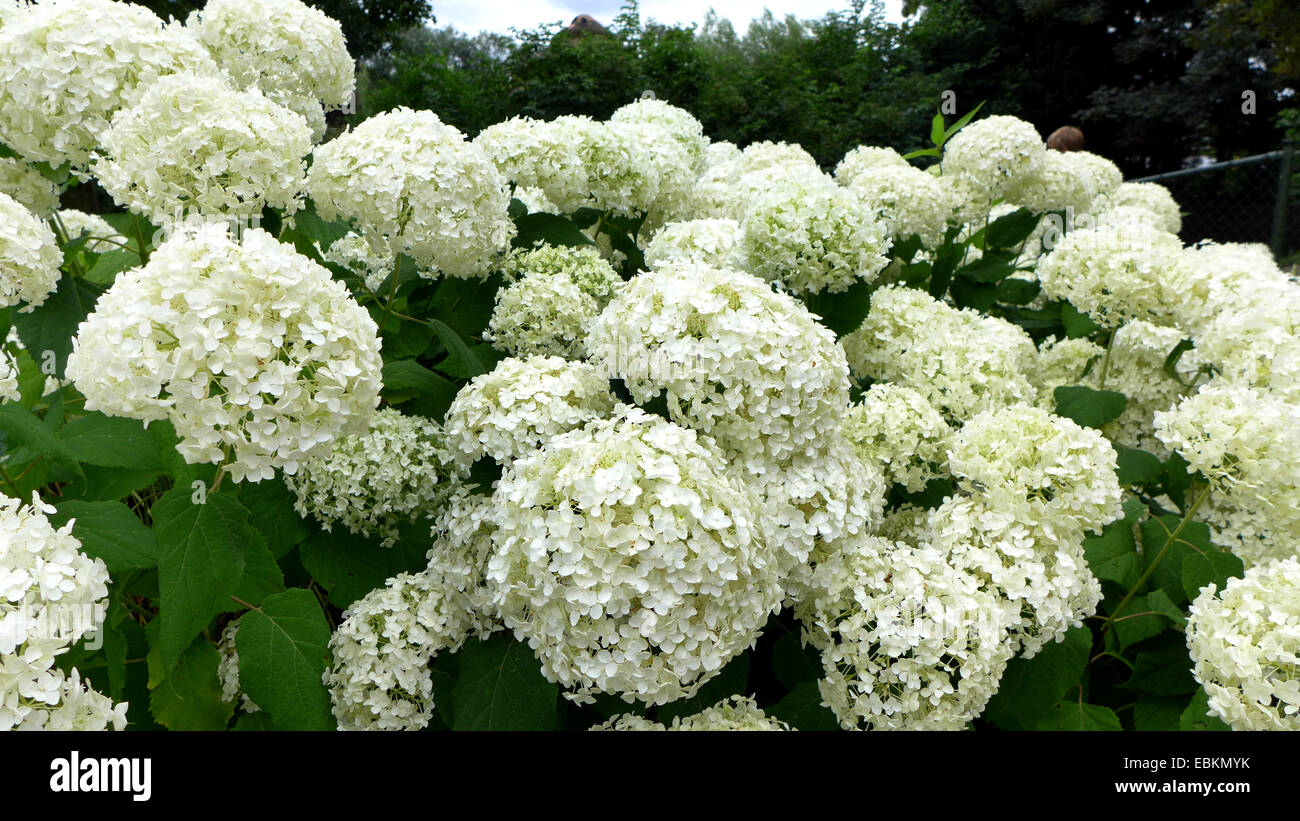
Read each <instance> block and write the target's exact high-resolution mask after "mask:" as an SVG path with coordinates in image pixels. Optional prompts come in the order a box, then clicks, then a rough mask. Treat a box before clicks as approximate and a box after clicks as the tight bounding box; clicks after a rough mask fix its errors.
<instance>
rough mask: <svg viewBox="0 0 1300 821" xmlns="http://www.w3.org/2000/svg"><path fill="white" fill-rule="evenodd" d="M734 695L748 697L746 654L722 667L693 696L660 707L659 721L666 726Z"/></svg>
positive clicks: (747, 663)
mask: <svg viewBox="0 0 1300 821" xmlns="http://www.w3.org/2000/svg"><path fill="white" fill-rule="evenodd" d="M734 695H743V696H747V695H749V654H748V653H741V654H740V655H738V656H736V657H735V658H733V659H732V660H731V661H729V662H727V663H726V664H725V665H723V667H722V669H721V670H719V671H718V674H717V675H716V676H714V677H713V678H711V679H709V680H708V681H707V682H705V684H704V686H703V687H701V688H700V690H699V692H697V693H696V694H695V695H694V696H692V697H690V698H683V699H678V700H677V701H674V702H671V703H669V704H665V705H663V706H661V707H660V708H659V721H661V722H662V723H664V724H668V723H670V722H671V721H672V720H673V719H674V718H685V717H686V716H689V715H694V714H695V713H699V712H702V711H704V710H707V709H708V708H710V707H712V706H713V705H715V704H717V703H718V702H719V701H722V700H723V699H724V698H729V697H730V696H734Z"/></svg>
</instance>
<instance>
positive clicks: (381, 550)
mask: <svg viewBox="0 0 1300 821" xmlns="http://www.w3.org/2000/svg"><path fill="white" fill-rule="evenodd" d="M422 528H423V535H424V537H425V538H424V540H423V541H421V540H419V539H399V540H398V542H397V544H395V545H393V546H392V547H380V545H379V539H367V538H365V537H364V536H358V535H356V534H354V533H350V532H349V531H348V530H347V529H346V528H344V527H342V526H341V525H340V526H337V527H335V528H334V531H333V532H332V533H330V532H325V531H318V532H316V533H313V534H312V535H311V536H309V537H308V538H307V540H306V541H305V542H303V543H302V546H301V547H299V548H298V557H299V558H300V559H302V564H303V567H305V568H307V572H309V573H311V575H312V578H313V579H315V580H316V583H317V584H319V585H320V586H321V587H323V588H325V590H326V592H328V593H329V600H330V602H331V603H332V604H334V605H335V606H336V607H338V608H340V609H345V608H347V607H348V606H349V605H351V604H352V603H353V602H354V601H356V600H357V599H359V598H361V597H362V596H364V595H366V594H367V593H369V592H370V591H371V590H374V589H375V588H378V587H383V586H384V582H385V581H387V580H388V579H391V578H392V577H393V576H396V575H397V574H399V573H407V572H410V573H416V572H419V571H421V570H423V569H424V568H426V567H427V566H428V564H429V562H428V559H427V558H426V557H425V553H426V551H427V550H428V548H429V544H428V534H429V530H428V525H427V524H425V525H423V526H422Z"/></svg>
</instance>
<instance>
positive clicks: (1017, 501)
mask: <svg viewBox="0 0 1300 821" xmlns="http://www.w3.org/2000/svg"><path fill="white" fill-rule="evenodd" d="M924 527H925V532H926V538H927V539H928V541H929V543H930V544H931V545H933V546H934V547H935V548H937V549H939V550H940V551H941V552H943V553H944V554H945V555H947V556H948V561H949V562H950V563H952V564H953V565H955V566H958V567H963V568H966V569H967V570H968V571H969V572H971V573H973V574H974V575H975V576H976V578H978V579H979V580H980V584H981V586H982V587H983V588H984V589H987V590H989V591H991V592H993V593H996V594H997V596H998V597H999V598H1001V599H1003V600H1006V601H1008V602H1011V604H1012V605H1013V606H1014V610H1015V612H1016V613H1017V614H1018V620H1017V621H1015V622H1013V625H1012V643H1013V646H1014V648H1015V649H1016V651H1017V652H1018V653H1019V655H1020V656H1022V657H1023V658H1031V657H1033V656H1034V655H1036V654H1037V653H1038V651H1039V650H1041V649H1042V648H1043V647H1045V646H1046V645H1047V644H1049V643H1051V642H1056V641H1060V640H1061V639H1062V638H1063V637H1064V636H1065V633H1066V631H1068V630H1069V629H1070V628H1071V627H1078V626H1080V625H1082V624H1083V620H1084V619H1085V618H1087V617H1088V616H1091V615H1093V614H1094V613H1096V612H1097V604H1098V603H1099V602H1100V601H1101V583H1100V582H1098V581H1097V578H1096V577H1095V576H1093V574H1092V570H1091V568H1089V566H1088V562H1087V560H1086V559H1085V557H1084V553H1083V538H1084V531H1083V530H1082V529H1081V528H1080V527H1079V524H1078V522H1077V521H1076V520H1075V519H1074V518H1072V517H1070V516H1068V515H1060V514H1059V512H1058V511H1055V510H1050V509H1048V510H1045V509H1044V508H1043V507H1041V506H1039V505H1036V504H1034V502H1033V501H1029V502H1026V501H1025V500H1023V498H1015V497H1013V494H1011V493H1008V492H1006V491H999V492H995V493H990V494H979V495H976V496H974V497H970V498H962V497H956V498H950V499H947V500H946V501H945V502H944V503H943V504H942V505H940V506H939V507H938V508H936V509H935V510H933V511H931V512H930V514H929V517H928V519H927V520H926V522H925V525H924Z"/></svg>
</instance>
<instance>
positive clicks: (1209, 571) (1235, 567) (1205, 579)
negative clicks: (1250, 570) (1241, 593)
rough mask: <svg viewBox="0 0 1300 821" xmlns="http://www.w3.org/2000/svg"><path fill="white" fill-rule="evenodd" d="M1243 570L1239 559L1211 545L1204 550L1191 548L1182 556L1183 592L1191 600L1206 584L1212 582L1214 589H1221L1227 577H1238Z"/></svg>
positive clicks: (1226, 581) (1225, 583)
mask: <svg viewBox="0 0 1300 821" xmlns="http://www.w3.org/2000/svg"><path fill="white" fill-rule="evenodd" d="M1245 572H1246V569H1245V567H1244V565H1243V564H1242V561H1241V559H1239V558H1237V557H1236V556H1234V555H1233V554H1231V553H1227V552H1224V551H1222V550H1219V549H1218V548H1215V547H1213V546H1211V547H1209V548H1208V549H1205V550H1192V551H1189V552H1188V553H1187V554H1186V555H1185V556H1183V564H1182V581H1183V592H1184V593H1186V594H1187V600H1188V601H1193V600H1195V599H1196V597H1197V596H1198V595H1200V592H1201V588H1203V587H1205V586H1206V585H1210V584H1212V585H1214V586H1215V588H1216V589H1218V590H1222V589H1223V588H1224V586H1226V585H1227V584H1228V579H1239V578H1241V576H1242V575H1243V574H1244V573H1245Z"/></svg>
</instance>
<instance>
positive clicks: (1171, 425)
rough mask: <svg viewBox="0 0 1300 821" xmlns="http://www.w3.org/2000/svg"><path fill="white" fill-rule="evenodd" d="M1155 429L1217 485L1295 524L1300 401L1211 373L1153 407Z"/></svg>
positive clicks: (1279, 522)
mask: <svg viewBox="0 0 1300 821" xmlns="http://www.w3.org/2000/svg"><path fill="white" fill-rule="evenodd" d="M1155 426H1156V436H1157V438H1159V439H1160V441H1161V442H1164V443H1165V445H1167V446H1168V447H1169V448H1170V449H1172V450H1175V451H1177V452H1178V453H1179V454H1180V455H1181V456H1182V457H1183V458H1184V459H1186V460H1187V463H1188V464H1189V465H1190V466H1191V467H1192V469H1194V470H1197V471H1199V472H1200V473H1201V474H1202V475H1203V476H1205V477H1206V479H1208V480H1209V482H1210V484H1211V486H1212V487H1213V488H1214V489H1215V491H1216V492H1218V493H1221V494H1223V496H1224V497H1226V498H1227V500H1229V501H1232V502H1233V503H1234V504H1237V505H1240V506H1245V507H1260V508H1263V509H1264V510H1266V512H1267V515H1268V516H1269V518H1270V519H1271V520H1272V521H1273V522H1274V523H1275V527H1279V528H1286V529H1288V530H1290V529H1294V528H1297V527H1300V460H1297V459H1296V454H1297V453H1300V408H1297V406H1296V405H1295V404H1294V403H1292V402H1288V401H1285V400H1283V399H1281V398H1279V397H1277V396H1274V395H1271V394H1268V393H1264V392H1261V391H1257V390H1253V389H1251V388H1248V387H1244V386H1241V385H1234V384H1230V383H1224V382H1223V380H1220V379H1216V380H1213V381H1211V382H1209V383H1208V384H1206V385H1205V386H1203V387H1202V388H1201V389H1200V390H1199V391H1198V392H1197V393H1196V394H1195V395H1193V396H1189V397H1187V398H1186V399H1184V400H1182V401H1181V402H1179V403H1178V404H1177V405H1176V406H1174V407H1173V408H1171V409H1170V410H1168V411H1163V412H1160V411H1158V412H1157V413H1156V414H1155Z"/></svg>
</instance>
